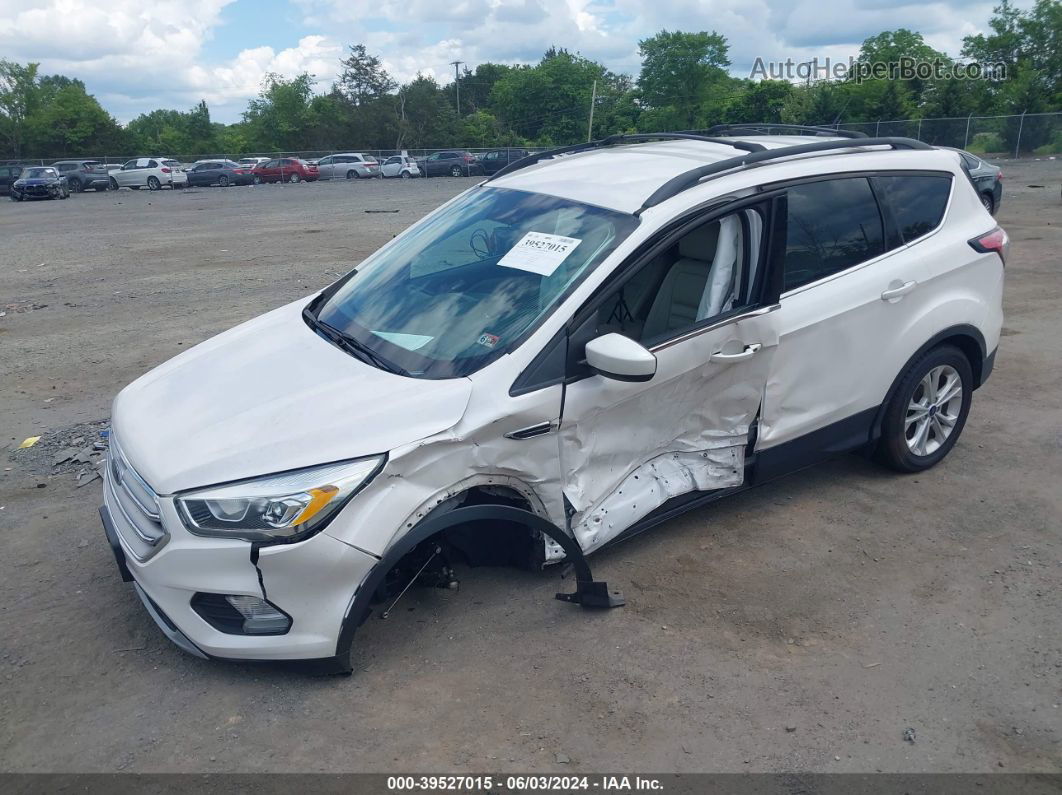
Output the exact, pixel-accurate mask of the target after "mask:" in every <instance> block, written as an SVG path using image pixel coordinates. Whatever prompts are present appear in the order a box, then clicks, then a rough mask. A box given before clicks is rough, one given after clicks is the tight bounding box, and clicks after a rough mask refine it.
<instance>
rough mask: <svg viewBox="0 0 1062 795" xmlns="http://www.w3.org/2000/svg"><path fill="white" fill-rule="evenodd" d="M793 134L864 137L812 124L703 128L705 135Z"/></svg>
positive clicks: (851, 132) (863, 135) (738, 125)
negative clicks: (776, 132)
mask: <svg viewBox="0 0 1062 795" xmlns="http://www.w3.org/2000/svg"><path fill="white" fill-rule="evenodd" d="M775 131H778V132H788V133H793V134H800V133H802V132H804V133H811V134H812V135H833V136H836V137H838V138H866V137H867V134H866V133H865V132H857V131H855V130H838V129H835V128H833V127H821V126H818V125H814V124H773V123H768V124H755V123H748V124H717V125H715V126H714V127H709V128H708V129H707V130H705V134H707V135H741V134H745V135H770V134H771V133H772V132H775Z"/></svg>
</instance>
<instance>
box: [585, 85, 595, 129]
mask: <svg viewBox="0 0 1062 795" xmlns="http://www.w3.org/2000/svg"><path fill="white" fill-rule="evenodd" d="M596 102H597V81H596V80H595V81H594V88H593V93H592V94H591V95H590V124H589V126H588V127H587V128H586V142H587V143H590V141H592V140H593V139H594V104H595V103H596Z"/></svg>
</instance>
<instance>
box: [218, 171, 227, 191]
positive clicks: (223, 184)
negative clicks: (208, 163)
mask: <svg viewBox="0 0 1062 795" xmlns="http://www.w3.org/2000/svg"><path fill="white" fill-rule="evenodd" d="M218 187H219V188H227V187H229V178H228V177H226V176H225V175H224V174H222V175H221V176H220V177H218Z"/></svg>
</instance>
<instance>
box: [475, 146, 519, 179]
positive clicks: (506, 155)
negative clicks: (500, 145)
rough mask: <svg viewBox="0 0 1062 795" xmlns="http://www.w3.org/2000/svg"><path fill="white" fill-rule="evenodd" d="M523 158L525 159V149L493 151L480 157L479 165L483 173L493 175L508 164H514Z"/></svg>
mask: <svg viewBox="0 0 1062 795" xmlns="http://www.w3.org/2000/svg"><path fill="white" fill-rule="evenodd" d="M525 157H527V150H526V149H494V150H492V151H490V152H485V153H484V154H482V155H480V157H479V164H480V165H481V166H482V167H483V171H484V172H485V173H487V174H494V173H495V172H497V171H500V170H501V169H503V168H505V167H506V166H507V165H509V164H510V163H515V162H516V161H517V160H522V159H523V158H525Z"/></svg>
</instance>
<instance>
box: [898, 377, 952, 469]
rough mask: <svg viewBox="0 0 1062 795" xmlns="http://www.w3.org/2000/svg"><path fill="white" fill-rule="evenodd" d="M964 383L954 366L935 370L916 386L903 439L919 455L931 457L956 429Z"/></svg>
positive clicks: (909, 403) (910, 401)
mask: <svg viewBox="0 0 1062 795" xmlns="http://www.w3.org/2000/svg"><path fill="white" fill-rule="evenodd" d="M962 402H963V384H962V378H961V377H960V376H959V373H958V371H957V370H956V369H955V368H954V367H952V366H951V365H947V364H942V365H939V366H937V367H933V368H931V369H930V370H929V372H927V373H926V374H925V375H924V376H923V377H922V380H921V381H919V382H918V384H917V385H916V386H915V389H914V392H913V393H912V394H911V397H910V400H909V401H908V404H907V416H906V417H905V418H904V437H905V438H906V440H907V447H908V449H909V450H910V451H911V452H912V453H914V454H915V455H917V456H927V455H932V454H933V453H935V452H936V451H937V450H939V449H940V447H941V445H943V444H944V443H945V442H946V441H947V440H948V437H949V436H951V434H952V432H953V431H954V430H955V425H956V423H957V422H958V420H959V415H960V413H961V412H962Z"/></svg>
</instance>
